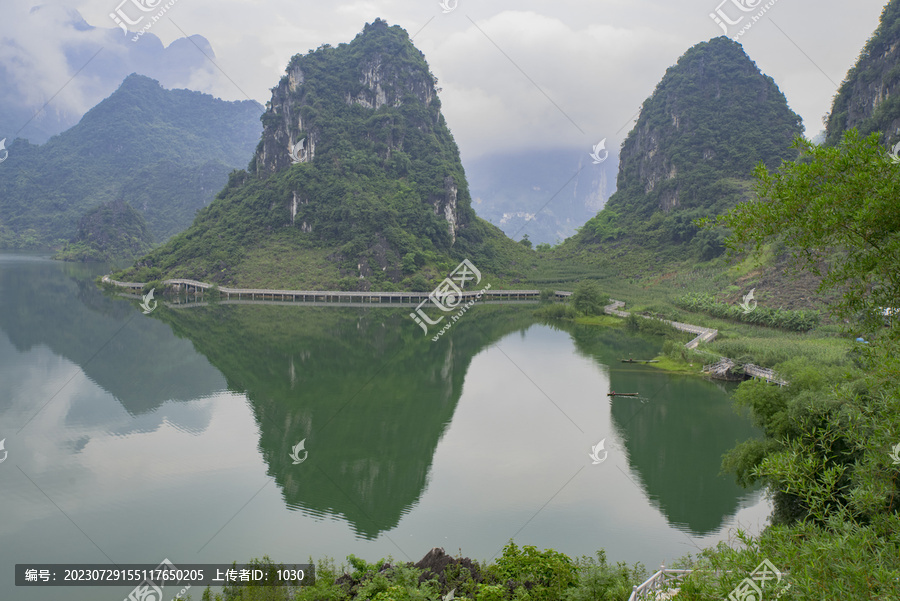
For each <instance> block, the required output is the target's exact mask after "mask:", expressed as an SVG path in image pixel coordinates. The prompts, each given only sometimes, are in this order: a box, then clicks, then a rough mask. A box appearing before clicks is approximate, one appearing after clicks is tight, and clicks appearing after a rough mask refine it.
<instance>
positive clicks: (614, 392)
mask: <svg viewBox="0 0 900 601" xmlns="http://www.w3.org/2000/svg"><path fill="white" fill-rule="evenodd" d="M638 394H639V393H637V392H616V391H615V390H613V391H612V392H607V393H606V396H638Z"/></svg>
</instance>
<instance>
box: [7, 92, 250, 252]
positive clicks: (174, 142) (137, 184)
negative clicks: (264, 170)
mask: <svg viewBox="0 0 900 601" xmlns="http://www.w3.org/2000/svg"><path fill="white" fill-rule="evenodd" d="M260 108H261V107H259V105H258V104H257V103H255V102H252V101H249V100H247V101H243V102H226V101H223V100H218V99H216V98H213V97H212V96H210V95H208V94H203V93H200V92H192V91H189V90H165V89H163V88H162V87H160V85H159V83H157V82H156V81H155V80H153V79H150V78H148V77H144V76H141V75H130V76H129V77H127V78H126V79H125V81H123V82H122V85H121V86H120V87H119V89H118V90H116V91H115V92H114V93H113V94H112V95H111V96H109V97H108V98H107V99H105V100H103V101H102V102H100V103H99V104H98V105H97V106H95V107H94V108H92V109H91V110H90V111H88V112H87V113H86V114H85V115H84V117H82V119H81V121H80V122H79V123H78V124H77V125H76V126H74V127H72V128H70V129H69V130H67V131H65V132H63V133H62V134H60V135H58V136H54V137H53V138H51V139H50V140H49V141H47V142H46V143H45V144H43V145H40V146H36V145H32V144H29V143H28V142H27V141H25V140H15V141H13V142H12V143H10V141H9V140H7V144H6V146H7V149H8V150H9V156H8V158H7V160H6V161H4V162H3V164H2V169H0V248H4V247H5V248H15V247H36V246H44V247H46V246H59V245H60V244H63V243H64V242H65V241H66V240H68V239H70V238H72V237H73V236H74V235H75V233H76V231H75V230H76V225H77V224H78V222H79V219H80V218H81V216H82V215H84V214H85V213H87V212H88V211H90V210H91V209H93V208H94V207H97V206H99V205H101V204H103V203H106V202H111V201H117V200H124V201H126V202H127V203H128V204H130V205H131V206H132V207H133V208H134V209H135V210H137V211H138V212H139V213H141V215H142V216H143V218H144V219H145V220H146V222H147V225H148V226H149V228H150V231H151V232H152V235H153V237H154V238H155V239H156V240H165V239H166V238H168V237H169V236H171V235H173V234H175V233H176V232H179V231H181V230H183V229H185V228H186V227H187V226H188V225H190V223H191V221H192V220H193V218H194V216H195V214H196V211H197V210H198V209H199V208H201V207H203V206H204V205H205V204H207V203H208V202H209V201H211V200H212V198H213V197H214V196H215V194H216V192H218V191H219V190H221V188H222V186H223V185H225V183H226V182H227V181H228V173H229V172H230V171H231V170H233V169H235V168H241V167H245V166H246V165H247V163H248V161H249V160H250V159H251V157H252V154H253V148H254V145H255V144H256V141H257V140H258V139H259V131H260V124H259V115H260V112H261V111H260Z"/></svg>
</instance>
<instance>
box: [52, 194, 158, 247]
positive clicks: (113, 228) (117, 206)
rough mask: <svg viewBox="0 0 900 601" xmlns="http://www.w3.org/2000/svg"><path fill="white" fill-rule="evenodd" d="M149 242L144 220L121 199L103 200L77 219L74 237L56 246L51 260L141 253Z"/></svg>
mask: <svg viewBox="0 0 900 601" xmlns="http://www.w3.org/2000/svg"><path fill="white" fill-rule="evenodd" d="M152 242H153V236H152V235H151V234H150V229H149V228H148V227H147V222H146V221H145V220H144V218H143V217H142V216H141V214H140V213H138V212H137V211H135V210H134V209H133V208H132V206H131V205H130V204H128V203H127V202H124V201H122V200H115V201H112V202H107V203H103V204H102V205H100V206H99V207H96V208H94V209H91V210H90V211H88V212H87V213H86V214H85V215H84V216H83V217H82V218H81V219H80V220H79V221H78V231H77V233H76V234H75V237H74V238H73V239H72V240H71V242H69V243H68V244H66V246H65V247H64V248H62V249H60V250H59V251H58V252H57V253H56V255H55V256H54V258H55V259H63V260H65V261H111V260H114V259H117V258H118V259H131V260H134V259H136V258H137V257H139V256H141V255H143V254H144V253H146V252H147V251H148V250H150V246H151V244H152Z"/></svg>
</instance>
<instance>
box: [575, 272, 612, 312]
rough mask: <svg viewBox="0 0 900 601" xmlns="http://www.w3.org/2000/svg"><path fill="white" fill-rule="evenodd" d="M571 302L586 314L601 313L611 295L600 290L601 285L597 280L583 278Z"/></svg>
mask: <svg viewBox="0 0 900 601" xmlns="http://www.w3.org/2000/svg"><path fill="white" fill-rule="evenodd" d="M571 302H572V306H573V307H575V309H576V310H578V311H580V312H582V313H584V314H585V315H600V314H602V313H603V307H605V306H606V305H607V303H608V302H609V297H608V296H606V295H605V294H603V292H601V291H600V285H599V284H598V283H597V282H596V281H595V280H583V281H581V282H579V283H578V285H577V286H576V287H575V291H574V292H572V297H571Z"/></svg>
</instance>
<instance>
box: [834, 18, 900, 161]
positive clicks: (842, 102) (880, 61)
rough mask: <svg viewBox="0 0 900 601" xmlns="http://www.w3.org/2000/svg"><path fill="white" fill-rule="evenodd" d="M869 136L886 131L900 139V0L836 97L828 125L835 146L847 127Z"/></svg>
mask: <svg viewBox="0 0 900 601" xmlns="http://www.w3.org/2000/svg"><path fill="white" fill-rule="evenodd" d="M851 128H856V129H857V130H858V131H859V133H860V134H862V135H864V136H866V135H869V134H871V133H873V132H879V133H882V134H884V139H883V141H884V142H886V143H888V144H891V145H893V144H896V143H897V142H898V141H900V0H892V2H890V3H889V4H888V5H887V6H885V7H884V10H883V11H882V13H881V22H880V24H879V26H878V29H876V30H875V33H873V34H872V37H871V38H869V41H868V42H867V43H866V46H865V48H863V50H862V52H860V55H859V59H858V60H857V62H856V65H854V66H853V67H852V68H851V69H850V71H849V72H848V73H847V77H845V78H844V82H843V83H842V84H841V87H840V89H839V90H838V93H837V94H836V95H835V97H834V103H833V105H832V108H831V114H830V115H829V116H828V120H827V121H826V128H825V134H826V137H825V143H826V144H828V145H830V146H834V145H836V144H837V143H838V142H840V139H841V136H842V135H843V133H844V132H845V131H847V130H848V129H851Z"/></svg>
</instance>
